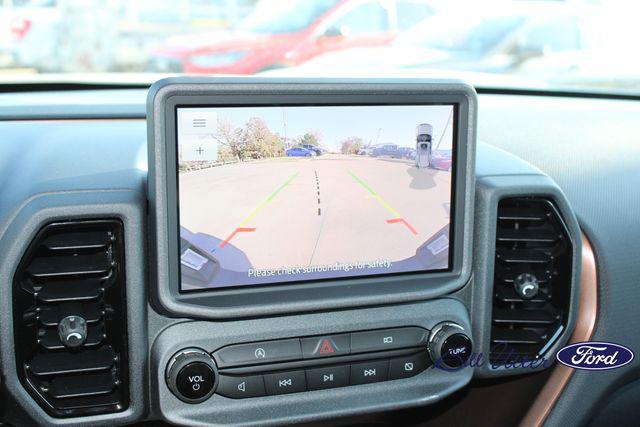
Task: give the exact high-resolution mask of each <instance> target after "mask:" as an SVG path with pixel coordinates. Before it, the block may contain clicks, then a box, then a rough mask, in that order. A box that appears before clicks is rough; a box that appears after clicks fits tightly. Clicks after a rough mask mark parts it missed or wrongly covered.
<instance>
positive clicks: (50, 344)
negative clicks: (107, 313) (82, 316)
mask: <svg viewBox="0 0 640 427" xmlns="http://www.w3.org/2000/svg"><path fill="white" fill-rule="evenodd" d="M103 339H104V328H103V327H102V326H101V325H95V326H89V327H88V328H87V340H86V341H85V343H84V344H83V346H84V348H92V347H97V346H99V345H100V344H101V343H102V340H103ZM38 343H39V344H40V345H41V346H42V347H44V348H46V349H47V350H62V349H64V345H63V344H62V342H61V341H60V337H59V336H58V329H57V328H56V329H45V330H43V331H42V333H41V334H40V338H39V339H38Z"/></svg>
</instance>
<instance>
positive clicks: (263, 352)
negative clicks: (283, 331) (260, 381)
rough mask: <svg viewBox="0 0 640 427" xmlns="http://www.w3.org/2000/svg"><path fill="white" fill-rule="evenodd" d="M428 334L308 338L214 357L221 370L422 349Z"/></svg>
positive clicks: (401, 331)
mask: <svg viewBox="0 0 640 427" xmlns="http://www.w3.org/2000/svg"><path fill="white" fill-rule="evenodd" d="M428 336H429V331H428V330H427V329H424V328H419V327H415V326H410V327H404V328H392V329H379V330H375V331H364V332H351V333H346V334H336V335H323V336H316V337H309V338H294V339H285V340H276V341H262V342H257V343H250V344H238V345H230V346H227V347H224V348H222V349H220V350H218V351H216V352H214V353H213V357H214V358H215V359H216V362H217V363H218V367H220V368H229V367H234V366H248V365H259V364H263V363H275V362H289V361H293V360H301V359H315V358H321V357H331V356H341V355H346V354H354V353H366V352H371V351H384V350H392V349H398V348H408V347H419V346H422V345H426V344H427V339H428Z"/></svg>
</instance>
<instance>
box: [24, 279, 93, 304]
mask: <svg viewBox="0 0 640 427" xmlns="http://www.w3.org/2000/svg"><path fill="white" fill-rule="evenodd" d="M104 282H105V280H103V279H96V278H94V279H83V280H73V281H66V282H62V281H55V282H48V283H46V284H44V285H42V286H41V287H40V289H39V290H37V292H36V295H37V299H38V301H40V302H44V303H61V302H73V301H77V302H83V301H91V300H96V299H98V298H100V297H101V296H102V292H103V289H104Z"/></svg>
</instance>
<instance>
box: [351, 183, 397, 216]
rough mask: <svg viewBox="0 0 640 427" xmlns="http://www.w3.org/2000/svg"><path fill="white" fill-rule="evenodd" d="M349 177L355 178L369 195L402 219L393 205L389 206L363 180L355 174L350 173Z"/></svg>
mask: <svg viewBox="0 0 640 427" xmlns="http://www.w3.org/2000/svg"><path fill="white" fill-rule="evenodd" d="M349 175H351V178H353V179H354V180H355V181H356V182H357V183H358V184H360V185H361V186H363V187H364V189H365V190H367V191H368V192H369V194H371V195H372V196H373V197H374V198H375V199H376V200H378V202H380V204H381V205H382V206H384V207H385V208H386V209H387V210H388V211H389V212H391V214H392V215H394V216H395V217H396V218H402V215H400V212H398V211H397V210H395V209H394V208H392V207H391V205H389V203H387V201H386V200H385V199H383V198H382V196H381V195H379V194H378V193H376V192H375V191H374V190H373V189H372V188H371V187H369V186H368V185H367V183H366V182H364V181H363V180H361V179H360V178H358V177H357V176H356V175H355V174H354V173H353V172H351V171H349Z"/></svg>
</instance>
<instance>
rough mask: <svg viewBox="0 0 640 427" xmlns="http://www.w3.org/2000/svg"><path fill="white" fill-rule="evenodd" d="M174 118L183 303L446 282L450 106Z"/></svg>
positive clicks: (190, 111) (220, 112) (247, 110)
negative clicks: (207, 293) (188, 296)
mask: <svg viewBox="0 0 640 427" xmlns="http://www.w3.org/2000/svg"><path fill="white" fill-rule="evenodd" d="M176 114H177V116H176V118H177V150H178V151H177V160H178V204H179V206H178V208H179V210H178V212H179V233H180V254H179V256H180V274H181V290H182V291H189V290H196V289H199V290H202V289H209V288H224V287H231V286H245V285H268V284H275V283H278V284H286V283H293V282H303V281H312V280H313V281H315V280H327V279H346V278H354V277H365V276H373V275H392V274H403V273H425V272H437V271H447V270H449V269H450V267H451V256H450V253H451V250H452V245H451V243H450V242H451V241H452V236H451V233H452V227H450V225H451V218H452V216H453V207H454V206H453V204H452V200H453V188H454V187H453V183H454V178H455V177H454V176H453V175H454V169H455V168H454V166H455V162H456V156H455V155H454V153H455V150H454V145H455V132H454V129H455V128H456V127H455V123H456V120H457V117H456V114H457V107H456V106H455V105H340V106H337V105H336V106H252V107H242V106H231V107H219V106H217V107H191V106H190V107H180V106H178V107H177V109H176Z"/></svg>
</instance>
